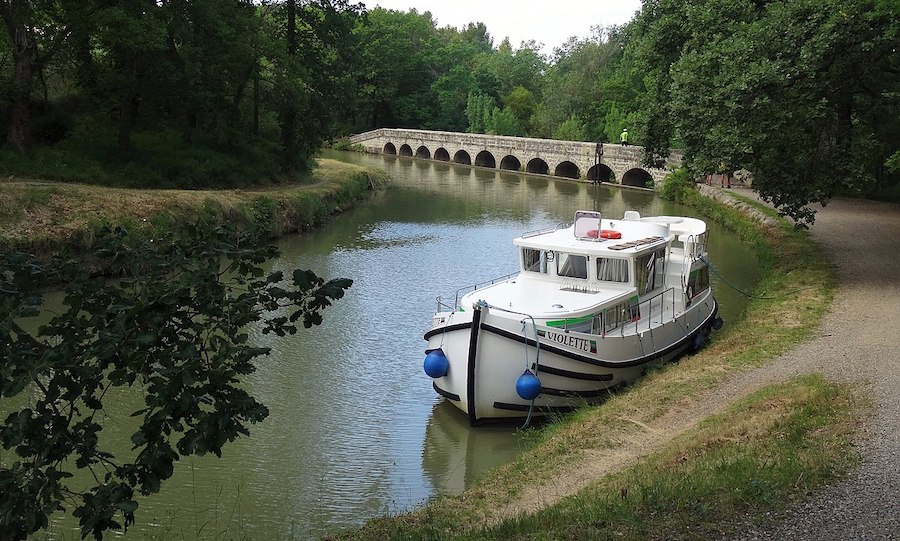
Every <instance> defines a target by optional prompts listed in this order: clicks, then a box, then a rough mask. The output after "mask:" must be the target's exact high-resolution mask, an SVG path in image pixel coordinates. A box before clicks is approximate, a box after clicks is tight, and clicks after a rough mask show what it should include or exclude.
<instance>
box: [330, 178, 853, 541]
mask: <svg viewBox="0 0 900 541" xmlns="http://www.w3.org/2000/svg"><path fill="white" fill-rule="evenodd" d="M691 184H692V183H691ZM680 199H681V200H682V202H684V203H686V204H689V205H692V206H694V207H695V208H697V209H698V210H699V211H700V212H701V213H702V214H704V215H706V216H707V217H709V218H711V219H714V220H716V221H718V222H720V223H723V224H725V225H727V226H728V227H729V228H730V229H733V230H734V231H736V232H738V233H739V234H740V236H741V237H742V238H743V239H744V241H745V242H746V243H747V244H748V245H752V246H753V247H754V249H755V250H756V251H757V252H758V255H759V258H760V261H761V263H762V265H763V276H762V278H761V279H760V281H759V283H758V285H757V287H756V289H755V290H754V291H753V292H752V296H753V298H752V299H751V301H750V304H749V305H748V307H747V309H746V310H745V311H744V314H743V316H742V317H741V318H739V320H737V321H729V322H727V323H726V328H725V329H724V330H723V331H722V332H721V333H719V334H717V335H715V339H714V341H713V342H712V343H711V344H710V346H709V347H707V348H706V349H704V350H702V351H701V352H699V353H698V354H695V355H693V356H690V357H686V358H683V359H682V360H681V361H680V362H678V363H674V364H670V365H668V366H666V367H663V368H662V369H660V370H657V371H654V372H653V373H651V374H649V375H648V376H647V377H645V378H644V379H642V380H641V381H639V382H638V384H637V385H635V387H634V388H633V389H631V390H630V391H628V392H626V393H621V394H617V395H614V396H613V397H611V398H610V399H609V400H608V401H607V402H605V403H604V404H602V405H600V406H597V407H593V408H587V409H585V410H582V411H580V412H578V413H576V414H574V415H572V416H569V417H565V418H563V419H561V420H559V421H558V422H556V423H553V424H552V425H550V426H548V427H546V428H545V429H543V430H541V431H536V432H535V433H534V438H535V439H536V440H537V442H536V444H535V445H534V447H533V448H532V449H531V450H530V451H528V452H526V453H524V454H523V455H522V456H521V457H519V458H518V459H517V460H516V461H515V462H513V463H512V464H510V465H508V466H504V467H501V468H499V469H498V470H496V471H494V472H492V473H490V474H488V475H487V476H485V478H484V479H483V480H482V481H481V482H480V483H479V484H477V485H476V486H475V487H473V488H472V489H470V490H468V491H467V492H465V493H464V494H462V495H460V496H457V497H443V498H439V499H437V500H435V501H433V502H430V503H429V504H428V505H426V506H425V507H424V508H423V509H421V510H420V511H417V512H415V513H411V514H408V515H403V516H400V517H389V518H384V519H379V520H375V521H371V522H369V523H368V524H367V525H366V526H365V527H364V528H363V529H361V530H359V531H357V532H352V533H349V534H347V535H346V536H344V538H347V539H374V538H442V539H445V538H446V539H450V538H454V539H456V538H459V539H474V538H477V539H510V538H516V539H518V538H521V539H526V538H597V539H607V538H609V539H663V538H665V539H674V538H678V539H708V538H711V537H723V536H724V537H727V536H731V535H734V534H736V533H738V532H740V531H742V530H744V529H745V528H746V526H747V524H754V525H755V524H765V523H766V521H767V520H770V517H771V516H774V515H777V514H778V513H781V512H783V511H784V510H785V509H786V508H787V507H788V505H789V504H790V503H791V502H794V501H800V500H802V499H803V497H804V496H805V495H806V494H809V493H810V492H812V491H815V490H818V489H819V488H820V487H823V486H826V485H828V484H829V483H832V482H834V481H835V480H837V479H840V478H842V476H844V475H846V474H847V472H849V471H851V469H852V468H853V467H854V465H856V464H857V459H858V453H857V452H856V450H855V447H854V437H855V436H854V434H855V429H856V427H857V426H858V425H859V422H860V419H861V418H862V417H863V416H864V414H865V411H866V403H867V401H866V398H865V396H864V395H859V394H856V393H855V391H854V389H853V388H852V387H849V386H846V385H841V384H834V383H831V382H829V381H828V380H827V379H825V378H823V377H822V376H820V375H817V374H811V375H806V376H803V377H799V378H793V379H788V380H787V381H785V380H784V378H771V377H769V376H768V374H769V369H770V368H771V366H772V365H773V363H774V362H776V359H778V358H779V356H780V355H782V354H785V353H786V352H789V351H792V350H793V349H794V348H796V347H797V346H798V344H802V343H804V342H805V341H807V340H809V339H810V338H811V337H813V336H814V335H815V333H816V331H817V329H818V325H819V323H820V322H821V320H822V317H823V315H824V314H825V313H826V312H827V310H828V307H829V305H830V302H831V299H832V296H833V293H834V287H835V279H834V268H833V266H832V264H831V263H830V262H829V260H828V259H827V257H826V255H825V254H824V253H823V252H822V251H821V250H820V248H819V246H818V245H817V244H816V243H815V242H813V240H812V239H811V237H810V235H809V233H808V232H805V231H798V230H796V229H794V228H793V226H792V225H791V224H788V223H787V222H785V221H784V220H780V219H778V218H777V215H776V214H775V213H774V211H771V209H766V208H765V207H763V206H762V205H758V204H754V203H753V202H750V201H739V200H734V201H729V204H723V203H722V202H720V201H713V200H712V199H710V198H708V197H704V196H703V195H701V194H700V193H699V191H697V190H694V189H690V188H688V189H685V190H684V193H683V194H682V197H681V198H680ZM723 199H724V198H723ZM744 206H747V207H749V208H753V209H754V212H752V213H749V214H753V215H754V216H755V218H753V217H750V216H748V213H747V212H746V209H745V208H743V207H744ZM757 213H758V214H757ZM713 263H715V262H713Z"/></svg>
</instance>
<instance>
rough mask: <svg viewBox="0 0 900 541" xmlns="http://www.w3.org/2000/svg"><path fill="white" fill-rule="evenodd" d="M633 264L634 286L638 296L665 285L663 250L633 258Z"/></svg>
mask: <svg viewBox="0 0 900 541" xmlns="http://www.w3.org/2000/svg"><path fill="white" fill-rule="evenodd" d="M634 262H635V265H634V266H635V269H634V278H635V286H637V290H638V294H639V295H643V294H644V293H649V292H650V291H653V290H654V289H656V288H658V287H662V286H663V285H664V284H665V275H666V251H665V249H660V250H657V251H655V252H651V253H649V254H644V255H641V256H638V257H637V258H635V260H634Z"/></svg>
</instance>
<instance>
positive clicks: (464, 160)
mask: <svg viewBox="0 0 900 541" xmlns="http://www.w3.org/2000/svg"><path fill="white" fill-rule="evenodd" d="M453 163H460V164H462V165H472V157H471V156H469V153H468V152H466V151H465V150H457V151H456V154H454V155H453Z"/></svg>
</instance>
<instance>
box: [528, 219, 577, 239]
mask: <svg viewBox="0 0 900 541" xmlns="http://www.w3.org/2000/svg"><path fill="white" fill-rule="evenodd" d="M570 225H572V224H571V223H565V222H563V223H558V224H556V226H555V227H545V228H543V229H537V230H535V231H528V232H525V233H522V238H523V239H527V238H528V237H536V236H538V235H546V234H547V233H553V232H554V231H559V230H560V229H565V228H567V227H569V226H570Z"/></svg>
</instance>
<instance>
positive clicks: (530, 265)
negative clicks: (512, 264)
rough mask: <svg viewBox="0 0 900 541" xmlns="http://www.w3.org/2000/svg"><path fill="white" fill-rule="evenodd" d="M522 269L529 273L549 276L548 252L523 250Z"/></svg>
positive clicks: (532, 249)
mask: <svg viewBox="0 0 900 541" xmlns="http://www.w3.org/2000/svg"><path fill="white" fill-rule="evenodd" d="M522 268H523V269H525V270H527V271H528V272H540V273H542V274H547V251H546V250H535V249H534V248H523V249H522Z"/></svg>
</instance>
